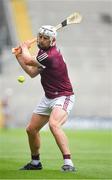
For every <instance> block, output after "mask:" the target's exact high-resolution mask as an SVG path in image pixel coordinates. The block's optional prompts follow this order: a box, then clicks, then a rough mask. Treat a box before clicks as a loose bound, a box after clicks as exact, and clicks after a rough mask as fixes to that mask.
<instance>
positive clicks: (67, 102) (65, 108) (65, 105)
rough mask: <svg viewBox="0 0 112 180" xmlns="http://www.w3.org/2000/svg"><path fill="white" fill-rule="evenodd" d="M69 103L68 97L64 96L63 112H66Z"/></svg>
mask: <svg viewBox="0 0 112 180" xmlns="http://www.w3.org/2000/svg"><path fill="white" fill-rule="evenodd" d="M69 102H70V96H66V98H65V101H64V104H63V109H64V110H65V111H67V108H68V105H69Z"/></svg>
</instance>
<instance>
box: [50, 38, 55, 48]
mask: <svg viewBox="0 0 112 180" xmlns="http://www.w3.org/2000/svg"><path fill="white" fill-rule="evenodd" d="M55 45H56V39H55V38H53V39H52V41H51V46H55Z"/></svg>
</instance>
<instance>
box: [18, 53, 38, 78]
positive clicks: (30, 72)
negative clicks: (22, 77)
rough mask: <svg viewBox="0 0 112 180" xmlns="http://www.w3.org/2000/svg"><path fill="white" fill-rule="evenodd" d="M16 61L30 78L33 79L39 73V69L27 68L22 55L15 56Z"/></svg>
mask: <svg viewBox="0 0 112 180" xmlns="http://www.w3.org/2000/svg"><path fill="white" fill-rule="evenodd" d="M16 59H17V61H18V63H19V64H20V66H21V67H22V69H23V70H24V71H25V72H26V73H27V74H28V75H29V76H30V77H35V76H37V75H38V74H39V73H40V68H38V67H34V66H28V65H26V64H25V62H24V58H23V56H22V55H17V56H16Z"/></svg>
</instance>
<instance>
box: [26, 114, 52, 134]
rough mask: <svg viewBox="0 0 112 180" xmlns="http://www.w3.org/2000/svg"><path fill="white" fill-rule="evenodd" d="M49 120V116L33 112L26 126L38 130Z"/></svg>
mask: <svg viewBox="0 0 112 180" xmlns="http://www.w3.org/2000/svg"><path fill="white" fill-rule="evenodd" d="M48 120H49V116H47V115H40V114H36V113H33V114H32V117H31V120H30V122H29V124H28V126H27V128H28V129H31V130H37V131H38V130H40V129H41V128H42V127H43V126H44V125H45V124H46V123H47V122H48Z"/></svg>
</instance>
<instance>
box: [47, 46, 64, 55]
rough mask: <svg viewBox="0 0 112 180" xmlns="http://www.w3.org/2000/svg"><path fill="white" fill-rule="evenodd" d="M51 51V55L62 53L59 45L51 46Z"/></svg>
mask: <svg viewBox="0 0 112 180" xmlns="http://www.w3.org/2000/svg"><path fill="white" fill-rule="evenodd" d="M49 53H50V54H51V55H59V54H61V52H60V49H59V48H58V47H57V46H53V47H51V48H50V51H49Z"/></svg>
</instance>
